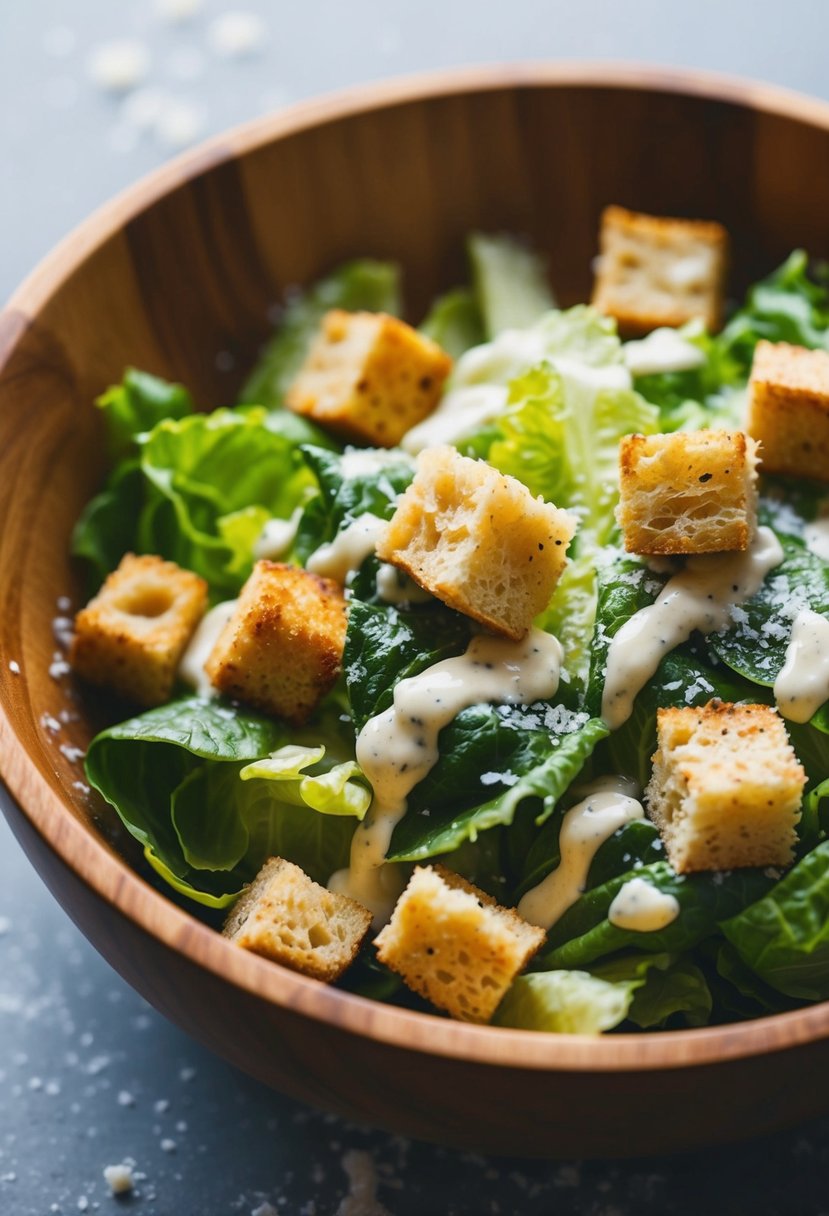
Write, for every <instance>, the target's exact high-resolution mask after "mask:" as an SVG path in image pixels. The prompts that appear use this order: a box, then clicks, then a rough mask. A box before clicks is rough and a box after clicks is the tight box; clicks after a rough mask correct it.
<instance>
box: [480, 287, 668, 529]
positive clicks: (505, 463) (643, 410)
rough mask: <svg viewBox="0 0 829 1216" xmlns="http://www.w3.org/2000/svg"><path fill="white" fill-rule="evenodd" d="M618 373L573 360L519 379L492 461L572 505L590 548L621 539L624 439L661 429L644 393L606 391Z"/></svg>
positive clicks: (490, 456)
mask: <svg viewBox="0 0 829 1216" xmlns="http://www.w3.org/2000/svg"><path fill="white" fill-rule="evenodd" d="M586 311H587V310H586ZM597 324H598V323H597ZM614 366H615V364H614V363H611V362H608V363H607V364H605V365H599V366H598V367H596V366H595V365H593V367H592V370H591V369H590V368H589V367H582V366H581V365H580V364H579V363H577V362H576V361H575V360H573V361H572V362H570V361H568V363H567V364H566V367H565V365H564V364H562V363H560V364H559V366H558V367H556V366H555V364H553V363H551V364H542V365H540V366H537V367H534V368H533V369H532V370H531V371H529V372H527V373H525V374H524V375H523V376H519V377H518V378H517V379H516V380H514V381H513V383H512V384H511V385H510V390H509V405H508V408H507V411H506V413H505V414H504V415H503V416H502V417H501V418H500V419H499V427H500V432H501V437H500V438H499V439H497V440H496V441H495V442H494V443H493V444H492V446H491V447H490V450H489V454H488V459H489V461H490V463H491V464H494V465H495V467H496V468H498V469H500V470H501V472H502V473H509V474H510V475H511V476H513V477H517V478H518V479H519V481H523V482H524V484H525V485H526V486H527V487H528V488H529V489H530V490H531V492H532V493H533V494H540V495H542V497H544V498H545V499H547V500H548V501H550V502H556V503H567V506H568V509H570V510H573V511H575V512H576V513H577V514H578V515H579V517H580V532H579V536H580V541H579V543H580V546H581V547H582V548H584V547H586V544H587V540H588V537H589V539H590V541H591V542H592V543H593V544H594V545H605V544H607V542H608V541H609V540H610V539H611V537H612V536H613V535H614V533H615V530H616V520H615V516H614V511H615V508H616V504H617V502H618V498H619V490H618V461H619V440H620V438H621V437H622V436H623V435H627V434H630V433H631V432H634V431H637V432H640V433H642V434H650V433H652V432H653V431H655V430H656V429H657V427H658V425H659V415H658V411H657V410H656V408H655V407H654V406H652V405H650V404H649V403H648V402H646V401H645V400H644V398H643V397H640V396H639V394H638V393H635V392H633V390H631V389H626V388H614V387H612V381H607V383H606V384H604V385H603V384H602V379H601V375H602V370H603V368H604V370H605V371H606V370H607V369H608V368H611V369H612V368H614ZM563 369H564V370H563Z"/></svg>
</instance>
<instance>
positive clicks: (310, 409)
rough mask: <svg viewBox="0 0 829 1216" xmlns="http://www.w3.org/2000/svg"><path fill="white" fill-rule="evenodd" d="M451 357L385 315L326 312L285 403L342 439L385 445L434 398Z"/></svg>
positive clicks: (427, 408)
mask: <svg viewBox="0 0 829 1216" xmlns="http://www.w3.org/2000/svg"><path fill="white" fill-rule="evenodd" d="M451 368H452V360H451V359H450V358H449V356H448V355H447V354H446V353H445V351H443V350H441V348H440V347H439V346H438V345H437V343H436V342H433V341H432V340H431V338H427V337H425V335H423V334H419V333H418V332H417V330H415V329H412V328H411V326H410V325H406V324H405V323H404V322H403V321H398V319H397V318H396V317H389V316H386V314H385V313H371V312H352V313H349V312H342V311H340V310H339V309H335V310H334V311H333V312H329V313H326V315H325V317H324V319H323V322H322V327H321V329H320V332H319V333H318V334H317V337H316V338H315V339H314V342H313V344H312V346H311V349H310V350H309V352H308V357H307V359H306V360H305V363H304V364H303V366H302V368H301V369H300V371H299V373H298V375H297V377H296V379H295V380H294V382H293V384H292V385H291V387H290V388H289V390H288V393H287V395H286V397H285V404H286V405H287V406H288V408H289V409H292V410H294V411H295V412H296V413H297V414H305V415H306V416H307V417H308V418H313V419H314V421H315V422H319V423H320V424H321V425H322V426H325V427H329V428H330V429H331V430H332V431H335V432H336V433H337V434H338V435H342V436H344V438H346V439H353V440H356V441H357V442H358V443H369V444H373V445H374V446H375V447H385V448H391V447H394V446H395V445H396V444H398V443H399V442H400V440H401V439H402V438H403V436H404V435H405V433H406V431H408V430H409V429H410V428H411V427H413V426H415V424H416V423H418V422H422V420H423V419H424V418H425V417H426V415H427V414H431V412H432V410H433V409H434V408H435V406H436V405H437V403H438V400H439V399H440V395H441V392H442V391H443V382H444V380H445V379H446V377H447V376H448V375H449V372H450V370H451Z"/></svg>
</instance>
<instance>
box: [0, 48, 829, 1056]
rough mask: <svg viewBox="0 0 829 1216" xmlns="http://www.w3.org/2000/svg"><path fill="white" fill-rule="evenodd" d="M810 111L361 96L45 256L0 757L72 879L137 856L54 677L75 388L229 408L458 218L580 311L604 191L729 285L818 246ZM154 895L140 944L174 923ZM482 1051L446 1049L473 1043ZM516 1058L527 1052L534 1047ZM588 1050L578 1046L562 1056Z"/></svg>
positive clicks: (530, 97) (433, 266)
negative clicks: (659, 219)
mask: <svg viewBox="0 0 829 1216" xmlns="http://www.w3.org/2000/svg"><path fill="white" fill-rule="evenodd" d="M828 114H829V111H827V110H826V109H824V108H823V107H820V106H818V105H817V103H815V104H814V105H812V104H811V103H806V102H801V101H798V100H796V99H795V100H787V99H786V98H785V96H783V95H779V94H769V95H765V94H763V93H762V92H761V91H759V90H757V89H752V88H749V87H748V86H745V87H738V86H735V85H733V84H726V83H722V82H719V83H717V82H713V83H712V82H705V81H700V80H699V79H697V78H690V77H684V78H672V77H670V76H668V75H666V74H664V73H659V72H656V71H654V72H651V73H650V74H647V73H642V72H638V71H630V70H629V71H624V70H622V69H615V70H611V69H608V68H606V67H605V68H596V69H591V68H578V67H559V68H554V67H548V68H544V67H537V68H529V67H525V68H522V69H511V70H506V69H492V70H489V71H486V72H482V73H477V74H476V73H472V74H469V73H467V74H464V73H459V74H456V75H454V76H453V77H451V78H445V79H436V80H432V81H429V82H425V83H423V82H421V83H419V84H411V85H395V86H386V87H385V88H383V87H379V88H375V89H370V90H367V91H365V92H364V93H362V94H357V95H354V96H351V97H349V98H347V99H345V100H339V101H337V100H334V101H330V102H322V103H314V104H311V105H309V106H305V107H300V108H298V109H297V110H296V111H295V112H289V113H287V114H286V115H283V116H277V117H275V118H273V119H268V120H263V121H262V122H260V123H257V124H254V125H253V126H251V127H248V128H245V129H244V130H242V131H240V132H236V133H231V134H230V135H229V136H227V137H225V138H222V139H219V140H217V141H214V142H213V143H212V144H210V145H208V146H207V147H205V148H204V149H202V150H200V151H197V152H196V153H194V154H192V155H190V156H188V157H185V158H183V159H182V160H181V161H179V162H176V163H175V164H174V165H172V166H170V167H168V168H166V169H164V170H162V171H161V172H160V173H159V174H157V175H155V177H153V178H151V179H148V180H147V181H146V182H144V183H141V184H139V185H138V186H137V187H135V188H134V189H133V190H132V191H130V192H128V193H127V194H126V195H125V196H123V197H122V198H121V199H119V200H116V202H115V203H113V204H111V205H110V206H109V207H108V208H105V209H104V211H103V212H101V213H99V214H98V215H97V216H96V217H93V219H92V220H91V221H88V222H87V224H86V225H85V226H84V227H83V228H82V229H81V230H80V231H79V232H78V233H77V234H75V235H74V236H73V237H72V238H70V240H69V241H67V242H66V243H64V245H63V246H61V247H60V249H59V250H58V251H57V252H56V253H55V254H53V255H52V256H51V258H50V259H48V260H47V262H46V263H45V264H44V265H43V267H41V268H40V270H39V271H38V272H36V274H35V275H34V276H33V277H32V278H31V279H30V280H29V281H28V283H27V284H26V285H24V287H23V288H22V289H21V290H20V292H19V293H18V294H17V296H16V297H15V299H14V300H13V301H12V302H11V304H10V306H9V308H8V309H7V310H6V312H5V313H3V314H2V316H0V521H2V526H1V527H0V707H1V708H0V768H1V769H2V775H3V777H4V779H5V781H6V782H7V784H8V786H9V789H10V790H11V792H12V794H13V795H14V797H15V798H16V799H17V801H18V802H19V803H21V805H22V806H23V807H24V808H25V810H26V813H27V814H28V815H29V817H30V819H31V820H32V822H33V823H34V824H35V826H36V827H37V829H38V830H39V831H40V832H41V833H42V834H44V835H45V836H46V837H47V838H48V839H49V841H50V843H51V844H52V846H53V847H54V848H56V849H57V850H58V851H59V852H62V853H63V855H64V856H65V858H66V859H67V860H69V862H70V864H71V865H72V866H73V867H74V868H76V869H77V870H78V872H80V873H82V874H83V877H84V878H85V880H86V881H87V882H89V883H92V884H97V885H98V889H100V890H101V891H102V892H103V893H104V894H105V895H106V897H107V898H110V899H113V900H114V899H117V898H118V895H117V892H119V891H121V890H122V889H131V888H130V884H131V883H137V882H138V880H137V879H134V878H133V877H132V876H131V875H130V873H129V872H128V871H127V870H126V869H125V867H124V866H123V865H122V864H121V861H120V858H121V856H122V855H124V856H129V857H130V858H134V855H135V850H134V848H133V846H132V842H131V841H128V840H125V839H124V836H123V833H120V832H119V831H118V829H117V827H116V825H115V824H114V822H113V818H112V816H110V815H108V814H107V813H106V812H105V811H104V810H103V809H102V808H101V807H100V806H98V805H97V804H96V803H94V802H93V801H92V800H91V799H90V797H89V795H88V792H86V791H85V789H84V787H83V784H82V772H81V766H80V764H79V763H78V760H77V757H76V754H75V752H74V751H73V749H74V748H80V749H83V748H85V746H86V744H87V743H88V741H89V738H90V737H91V735H92V734H93V733H94V731H95V730H96V729H97V728H98V726H99V725H100V717H99V715H96V713H95V712H94V711H93V710H92V708H91V706H90V705H89V703H88V702H87V701H85V700H84V699H82V698H79V697H78V694H77V691H76V689H75V688H74V686H73V683H72V680H71V677H67V676H65V675H63V674H61V673H60V669H59V668H58V669H55V668H54V666H53V659H54V656H55V653H56V651H57V650H58V647H57V645H56V642H55V640H54V637H53V621H54V618H55V617H59V616H61V615H65V609H64V608H61V607H60V603H61V597H64V596H68V597H70V598H71V600H72V605H73V607H77V606H78V604H79V603H80V602H81V589H80V587H79V584H78V582H77V572H76V571H74V570H73V569H72V568H71V566H70V563H69V560H68V557H67V546H68V540H69V534H70V530H71V527H72V524H73V521H74V520H75V519H76V518H77V516H78V514H79V512H80V510H81V509H82V507H83V505H84V503H85V502H86V501H87V500H88V498H89V497H90V495H91V494H92V493H93V492H94V491H95V490H96V489H97V488H98V487H99V485H100V481H101V478H102V474H103V469H104V455H103V452H102V445H101V438H102V437H101V432H100V429H99V426H98V422H99V420H98V418H97V417H96V413H95V411H94V410H93V408H92V407H91V404H90V403H91V401H92V399H93V397H94V396H95V395H97V394H98V393H100V392H101V391H102V390H103V389H104V388H105V387H106V386H107V385H108V384H109V383H111V382H113V381H116V380H118V379H120V377H121V375H122V373H123V370H124V368H125V366H127V365H135V366H138V367H141V368H144V369H147V370H149V371H152V372H155V373H157V374H159V375H162V376H165V377H168V378H171V379H176V380H181V381H182V382H184V383H185V384H187V385H188V386H189V387H190V388H191V389H192V390H193V392H194V394H195V396H196V397H197V399H198V400H199V402H200V403H201V404H202V405H203V406H204V408H213V407H215V406H218V405H221V404H227V403H230V402H232V401H233V400H234V394H235V391H236V389H237V387H238V385H239V383H240V382H241V379H242V377H243V376H244V374H245V372H246V370H247V368H248V367H249V366H250V364H251V362H252V360H253V358H254V357H255V354H256V351H257V348H258V347H259V345H260V343H261V342H262V340H263V338H264V337H265V336H266V334H267V332H268V329H269V323H268V312H269V309H270V308H271V307H272V306H273V304H274V303H275V302H277V301H278V300H279V299H280V298H281V297H282V295H283V293H284V291H285V289H286V288H287V287H289V286H291V285H293V284H298V283H306V282H309V281H311V280H313V279H314V278H315V277H317V276H318V275H319V274H320V273H321V272H323V271H325V270H326V269H327V268H329V267H330V266H332V265H333V264H335V263H337V262H338V261H340V260H342V259H345V258H347V257H352V256H357V255H362V254H368V255H372V256H380V257H390V258H395V259H398V260H400V261H401V262H402V264H403V266H404V270H405V287H406V298H407V310H408V314H409V317H410V319H413V320H417V319H419V318H420V317H421V316H422V314H423V313H424V311H425V309H426V307H427V306H428V304H429V302H430V301H431V299H432V298H433V297H434V295H435V294H436V293H437V292H438V291H440V290H441V289H443V288H446V287H448V286H450V285H452V284H453V283H455V282H458V281H459V280H461V279H462V277H463V274H464V269H463V264H464V258H463V242H464V237H465V235H466V234H467V233H468V232H470V231H471V230H474V229H481V230H485V231H493V230H504V231H509V232H514V233H519V234H523V235H526V236H527V237H529V239H530V240H531V241H532V242H533V244H534V245H535V246H536V247H537V248H539V249H540V250H542V251H543V252H544V253H545V254H546V256H547V258H548V260H549V267H550V274H551V279H552V282H553V285H554V287H555V290H556V293H557V296H558V298H559V301H560V302H561V303H562V304H564V305H569V304H572V303H576V302H578V301H582V300H584V299H585V298H586V297H587V295H588V293H589V288H590V283H591V259H592V258H593V256H594V254H595V249H596V231H597V222H598V217H599V213H600V211H601V209H602V208H603V207H604V206H605V205H606V204H607V203H610V202H615V203H620V204H622V205H625V206H629V207H632V208H637V209H641V210H645V211H650V212H653V213H657V214H668V215H681V216H693V217H700V218H711V219H718V220H720V221H722V222H723V223H724V224H725V225H726V226H727V227H728V229H729V230H730V232H731V235H732V238H733V265H732V272H731V286H732V289H733V291H734V292H735V293H738V292H739V291H741V290H742V288H743V287H744V285H745V284H746V283H747V282H748V281H750V280H751V279H752V278H753V277H756V276H757V275H758V274H760V273H762V272H764V271H766V270H768V269H770V268H771V267H772V266H774V265H775V264H776V263H777V262H778V261H779V260H781V259H782V258H783V257H784V256H785V255H786V254H787V253H788V252H789V251H790V250H791V249H792V248H793V247H795V246H798V245H803V246H804V247H806V248H808V249H809V251H810V252H811V253H813V254H816V255H826V254H829V175H827V174H821V173H819V172H817V169H818V167H819V166H821V165H824V164H826V163H827V158H829V116H827V115H828ZM50 668H51V669H52V670H51V674H50ZM18 669H19V670H18ZM75 829H78V830H79V831H81V832H82V833H83V840H84V841H85V842H86V846H85V847H86V853H84V850H83V849H79V848H78V840H80V839H81V837H80V836H79V835H78V832H77V831H75ZM70 843H71V848H70ZM85 857H88V859H89V861H88V865H87V862H86V860H85ZM151 899H152V900H153V901H154V902H153V903H152V905H151V906H152V909H153V911H152V916H151V920H152V924H153V930H154V931H161V930H160V926H161V925H162V924H163V922H164V920H165V916H166V915H167V913H166V912H165V911H164V909H166V908H169V910H170V911H169V915H170V917H173V913H174V911H175V910H174V909H173V908H172V906H171V905H168V904H167V903H166V901H164V900H163V899H162V897H160V896H155V895H151ZM148 906H149V905H148ZM169 923H170V924H174V925H176V926H180V923H181V922H180V921H179V920H169ZM204 933H205V935H206V934H207V931H206V930H205V931H204ZM210 936H211V937H212V935H210ZM201 940H202V939H201V938H200V937H199V935H198V934H196V935H195V936H193V938H192V941H196V942H199V941H201ZM222 945H223V944H222ZM182 948H184V947H182ZM194 949H195V948H194ZM228 952H229V950H228ZM237 953H241V952H237ZM277 971H278V969H275V968H272V967H268V966H267V965H264V964H262V963H260V962H259V960H253V959H245V960H244V961H242V960H238V967H234V969H233V974H234V978H235V979H236V980H237V981H238V982H240V983H258V984H260V985H264V989H263V990H267V991H269V992H272V993H273V995H274V999H280V993H281V992H284V991H285V990H286V989H285V985H289V986H290V985H291V984H293V985H294V987H293V988H291V991H292V992H295V991H300V990H302V991H305V990H306V988H303V985H305V986H306V987H307V985H308V981H299V980H296V979H295V977H290V979H288V978H285V979H284V980H279V982H277V980H276V979H274V978H273V976H274V975H275V974H276V973H277ZM266 972H267V973H268V974H269V975H270V976H271V978H270V979H268V980H267V982H266V981H265V980H263V979H262V978H261V977H262V976H264V975H265V974H266ZM251 977H253V978H251ZM279 983H281V984H282V985H283V986H282V988H280V987H279ZM297 984H298V985H299V988H297V987H296V985H297ZM337 995H338V999H339V1000H340V1002H352V1003H353V1007H354V1009H355V1010H358V1009H359V1008H360V1007H361V1006H362V1005H363V1004H364V1003H362V1002H359V1001H357V1000H356V999H355V998H349V997H345V996H342V995H340V994H337ZM309 999H310V998H309ZM326 999H328V998H326ZM320 1008H321V1007H320ZM326 1008H327V1006H326ZM317 1012H318V1016H325V1013H324V1012H319V1010H317ZM354 1016H355V1018H356V1019H357V1020H356V1022H355V1025H357V1024H358V1023H359V1021H360V1018H362V1017H363V1014H358V1013H355V1015H354ZM791 1016H792V1017H794V1016H795V1015H791ZM798 1016H800V1015H798ZM825 1021H826V1019H825V1018H824V1019H823V1022H821V1026H823V1023H824V1022H825ZM400 1025H401V1026H402V1025H403V1022H401V1023H400ZM442 1025H443V1023H442ZM816 1027H817V1023H816V1022H814V1019H813V1020H812V1022H810V1023H809V1024H808V1026H807V1024H806V1023H805V1022H804V1023H802V1024H801V1029H800V1030H799V1031H798V1032H797V1035H799V1036H800V1037H802V1036H803V1035H807V1036H808V1034H812V1033H815V1032H816ZM462 1030H463V1028H459V1027H452V1028H447V1030H446V1034H447V1035H448V1036H450V1037H451V1038H452V1042H453V1044H454V1043H457V1044H461V1043H462V1042H466V1041H467V1040H464V1039H463V1033H465V1030H463V1033H462ZM824 1030H825V1027H824ZM395 1033H396V1032H395ZM401 1033H402V1032H401ZM695 1033H698V1032H695ZM712 1033H715V1032H712ZM716 1033H722V1034H725V1032H716ZM738 1033H739V1031H738V1030H737V1028H734V1029H733V1030H732V1031H729V1032H728V1034H729V1035H730V1036H731V1037H732V1039H733V1036H734V1034H738ZM792 1033H795V1032H794V1031H793V1032H792ZM495 1037H497V1036H493V1035H487V1034H486V1032H484V1034H483V1037H482V1036H481V1034H480V1032H477V1033H475V1034H474V1036H473V1039H470V1040H468V1041H469V1042H472V1041H474V1042H475V1044H476V1045H477V1046H476V1048H475V1049H476V1050H482V1051H485V1050H486V1049H485V1048H483V1047H481V1046H480V1045H481V1044H482V1043H483V1042H484V1041H485V1040H486V1039H487V1038H488V1039H489V1040H492V1041H494V1038H495ZM645 1040H651V1041H653V1040H655V1036H643V1038H642V1039H641V1040H640V1041H639V1048H638V1049H637V1050H638V1052H639V1056H640V1057H641V1053H642V1050H644V1048H643V1043H644V1041H645ZM448 1041H449V1040H448V1039H447V1042H448ZM700 1041H702V1039H700ZM723 1041H724V1040H723ZM502 1042H503V1040H502ZM617 1042H618V1040H617ZM539 1048H540V1044H539V1043H538V1040H537V1039H536V1040H535V1041H534V1051H535V1053H536V1057H537V1058H538V1059H539V1061H540V1060H542V1059H546V1058H547V1056H545V1054H544V1052H547V1053H548V1054H549V1052H550V1051H553V1050H554V1048H553V1047H549V1048H545V1049H544V1051H543V1052H540V1053H539ZM453 1049H454V1048H453ZM458 1049H459V1050H460V1048H458ZM555 1050H558V1049H557V1048H556V1049H555ZM585 1050H588V1049H587V1048H585ZM603 1050H604V1045H600V1044H590V1046H589V1051H590V1052H593V1053H594V1054H593V1055H592V1056H585V1057H584V1058H585V1059H592V1058H597V1057H596V1055H595V1053H596V1052H597V1051H598V1052H601V1051H603ZM616 1050H617V1054H618V1050H619V1049H616ZM621 1050H622V1052H624V1050H627V1049H626V1048H622V1049H621ZM654 1050H655V1051H657V1049H656V1048H655V1049H654ZM712 1050H714V1048H712ZM493 1051H494V1052H495V1054H498V1053H497V1051H496V1049H495V1048H494V1047H493ZM572 1058H574V1057H572ZM657 1058H658V1051H657V1055H655V1056H654V1060H655V1061H656V1060H657Z"/></svg>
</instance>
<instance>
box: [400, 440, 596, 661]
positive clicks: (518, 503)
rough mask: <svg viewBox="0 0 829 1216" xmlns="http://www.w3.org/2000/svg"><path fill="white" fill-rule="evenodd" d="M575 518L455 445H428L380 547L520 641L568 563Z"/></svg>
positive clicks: (453, 604)
mask: <svg viewBox="0 0 829 1216" xmlns="http://www.w3.org/2000/svg"><path fill="white" fill-rule="evenodd" d="M575 529H576V525H575V521H574V519H573V517H572V516H571V515H568V513H567V512H566V511H560V510H559V509H558V507H554V506H553V505H552V504H551V503H546V502H544V500H543V499H542V498H533V496H532V494H531V493H530V491H529V490H528V489H527V487H526V486H525V485H523V484H522V482H520V481H517V480H516V479H515V478H514V477H508V476H505V474H503V473H499V472H498V471H497V470H496V469H493V468H492V466H491V465H488V464H486V463H485V462H484V461H482V460H470V459H469V458H468V457H466V456H461V455H459V454H458V452H457V451H456V450H455V449H454V448H452V447H437V448H426V450H425V451H423V452H421V454H420V456H419V457H418V460H417V471H416V473H415V477H414V480H413V481H412V483H411V485H410V486H409V487H408V489H407V490H406V491H405V493H404V494H403V495H402V497H401V499H400V502H399V503H398V506H397V510H396V511H395V513H394V515H393V516H392V518H391V520H390V522H389V525H388V528H387V529H386V532H385V534H384V535H382V536H381V538H380V540H379V541H378V543H377V555H378V557H380V558H381V559H382V560H383V561H385V562H391V564H392V565H394V566H397V567H398V568H399V569H400V570H405V572H406V573H407V574H409V575H410V576H411V577H412V578H413V579H414V580H415V582H416V583H419V584H420V586H421V587H425V589H426V590H427V591H429V592H431V594H432V595H435V596H437V598H438V599H440V600H443V602H444V603H445V604H448V605H449V606H450V608H456V609H457V610H458V611H459V612H464V613H466V615H467V616H471V617H473V618H474V619H475V620H476V621H480V622H481V624H483V625H486V626H487V628H489V629H491V630H492V631H493V632H494V633H499V634H503V635H504V636H505V637H508V638H514V639H515V640H516V641H518V640H519V639H521V638H522V637H523V636H524V634H525V633H526V632H527V630H528V629H529V627H530V625H531V624H532V622H533V617H535V616H537V615H538V613H539V612H543V611H544V609H545V608H546V607H547V605H548V604H549V602H550V597H551V596H552V594H553V591H554V589H555V586H556V583H557V582H558V580H559V578H560V577H561V573H562V571H563V569H564V567H565V565H566V563H567V557H566V552H567V545H568V544H569V542H570V540H571V538H572V536H573V533H574V532H575Z"/></svg>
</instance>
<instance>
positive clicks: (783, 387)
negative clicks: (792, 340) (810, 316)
mask: <svg viewBox="0 0 829 1216" xmlns="http://www.w3.org/2000/svg"><path fill="white" fill-rule="evenodd" d="M748 387H749V395H748V422H747V424H746V429H747V430H748V433H749V434H750V435H753V436H754V438H755V439H758V440H759V441H760V442H761V443H762V445H763V451H762V457H761V464H762V469H763V472H764V473H787V474H789V475H790V476H792V477H813V478H815V479H816V480H817V481H829V354H827V352H826V351H824V350H806V348H805V347H803V346H790V345H789V344H788V343H787V342H777V343H774V342H758V343H757V346H756V348H755V351H754V362H753V363H752V366H751V378H750V380H749V386H748Z"/></svg>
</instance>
